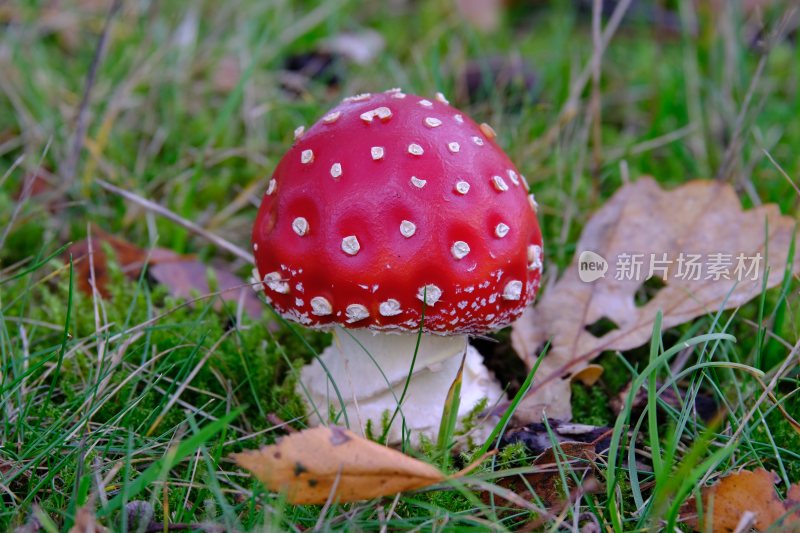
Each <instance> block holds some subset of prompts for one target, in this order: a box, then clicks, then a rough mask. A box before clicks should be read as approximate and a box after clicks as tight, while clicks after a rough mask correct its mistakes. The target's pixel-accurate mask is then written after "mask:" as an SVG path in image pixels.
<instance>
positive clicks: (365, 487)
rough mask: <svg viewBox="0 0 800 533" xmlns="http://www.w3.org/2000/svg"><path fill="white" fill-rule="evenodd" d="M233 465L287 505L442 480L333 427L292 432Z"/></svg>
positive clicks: (237, 457)
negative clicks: (278, 494) (282, 493)
mask: <svg viewBox="0 0 800 533" xmlns="http://www.w3.org/2000/svg"><path fill="white" fill-rule="evenodd" d="M233 459H234V460H235V461H236V463H237V464H238V465H239V466H241V467H242V468H245V469H247V470H249V471H250V472H252V474H253V475H254V476H255V477H256V478H257V479H258V480H259V481H261V482H262V483H264V485H266V487H267V488H268V489H269V490H271V491H276V492H278V491H285V492H286V496H287V499H288V501H289V503H293V504H319V503H325V502H326V501H327V500H328V498H329V497H330V495H331V493H332V492H335V494H334V497H333V500H334V501H336V502H340V503H343V502H352V501H357V500H367V499H370V498H377V497H379V496H387V495H390V494H396V493H398V492H403V491H407V490H414V489H420V488H423V487H428V486H430V485H434V484H436V483H439V482H441V481H444V479H445V476H444V475H443V474H442V473H441V472H439V471H438V470H437V469H436V468H434V467H433V466H431V465H429V464H427V463H423V462H422V461H419V460H417V459H414V458H412V457H409V456H407V455H404V454H402V453H400V452H398V451H397V450H393V449H391V448H387V447H386V446H381V445H380V444H377V443H375V442H372V441H369V440H367V439H364V438H362V437H359V436H357V435H355V434H354V433H352V432H350V431H348V430H346V429H344V428H341V427H338V426H331V427H317V428H313V429H306V430H304V431H300V432H298V433H292V434H291V435H288V436H286V437H283V438H282V439H281V440H280V441H278V442H277V444H273V445H272V446H266V447H263V448H261V449H260V450H251V451H246V452H242V453H236V454H233Z"/></svg>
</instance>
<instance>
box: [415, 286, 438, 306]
mask: <svg viewBox="0 0 800 533" xmlns="http://www.w3.org/2000/svg"><path fill="white" fill-rule="evenodd" d="M441 297H442V289H440V288H439V287H437V286H436V285H433V284H428V285H424V286H422V287H420V288H419V289H418V290H417V299H419V300H420V301H421V302H425V305H430V306H431V307H433V306H434V305H435V304H436V302H438V301H439V298H441Z"/></svg>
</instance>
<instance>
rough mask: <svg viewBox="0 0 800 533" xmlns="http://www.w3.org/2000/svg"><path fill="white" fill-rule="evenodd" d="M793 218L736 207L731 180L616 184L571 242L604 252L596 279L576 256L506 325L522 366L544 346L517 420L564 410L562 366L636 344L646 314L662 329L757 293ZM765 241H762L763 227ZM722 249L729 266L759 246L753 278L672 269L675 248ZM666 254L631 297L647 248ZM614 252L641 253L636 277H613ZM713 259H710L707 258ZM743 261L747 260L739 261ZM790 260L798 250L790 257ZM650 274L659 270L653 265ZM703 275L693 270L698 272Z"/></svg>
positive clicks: (777, 263) (570, 368) (646, 329)
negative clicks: (647, 285)
mask: <svg viewBox="0 0 800 533" xmlns="http://www.w3.org/2000/svg"><path fill="white" fill-rule="evenodd" d="M795 223H796V222H795V221H794V220H793V219H792V218H790V217H786V216H781V214H780V211H779V210H778V207H777V206H775V205H765V206H761V207H758V208H755V209H751V210H748V211H743V210H742V207H741V204H740V202H739V199H738V198H737V196H736V193H735V192H734V190H733V188H732V187H731V186H730V185H728V184H726V183H722V182H719V181H692V182H689V183H687V184H686V185H683V186H681V187H679V188H677V189H675V190H673V191H664V190H662V189H661V188H660V187H659V186H658V184H657V183H656V182H655V181H654V180H653V179H652V178H648V177H645V178H641V179H640V180H639V181H637V182H634V183H631V184H629V185H626V186H625V187H623V188H622V189H620V190H619V191H618V192H617V193H616V194H615V195H614V196H613V197H612V198H611V200H609V202H608V203H607V204H606V205H605V206H604V207H602V208H601V209H600V210H599V211H598V212H597V213H595V215H594V216H592V218H591V219H590V220H589V222H588V223H587V224H586V227H585V228H584V231H583V234H582V236H581V239H580V241H579V243H578V246H577V249H578V251H579V252H582V251H587V250H588V251H593V252H595V253H597V254H599V255H601V256H602V257H604V258H606V259H607V260H608V263H609V271H608V272H607V273H606V276H605V277H604V278H600V279H597V280H596V281H593V282H590V283H584V282H582V281H581V280H580V278H579V277H578V258H577V257H576V258H574V259H573V261H572V264H571V265H570V266H569V268H568V269H567V270H566V272H564V274H563V276H562V277H561V278H560V279H559V280H558V282H557V283H556V284H555V285H554V286H553V287H552V288H549V289H548V290H547V292H546V293H545V294H544V296H543V298H542V299H541V300H540V301H539V302H538V304H537V305H536V306H535V307H533V308H530V309H528V311H526V313H525V314H524V315H523V316H522V317H521V318H520V320H518V321H517V322H516V324H515V325H514V329H513V332H512V343H513V346H514V349H515V350H516V351H517V353H518V354H519V355H520V356H521V357H522V358H523V360H524V361H525V362H526V363H527V364H528V365H529V366H532V365H533V363H534V362H535V360H536V355H537V353H538V352H539V350H540V349H541V347H542V346H543V345H544V344H545V342H546V341H547V340H548V339H549V340H551V347H550V350H549V352H548V354H547V355H546V356H545V358H544V359H543V361H542V363H541V366H540V367H539V371H538V372H537V376H536V379H535V380H534V384H533V386H532V388H531V394H529V395H528V397H527V398H525V399H524V400H523V402H522V403H521V404H520V409H518V411H517V415H519V416H518V421H520V422H522V423H526V422H529V421H538V420H540V419H541V417H542V413H543V412H544V411H545V410H546V414H547V416H549V417H553V418H560V419H569V418H570V417H571V409H570V401H569V398H570V385H569V380H568V379H566V376H567V375H568V374H576V373H579V372H580V371H581V370H582V369H583V368H585V367H586V365H587V364H588V362H589V361H590V360H591V359H593V358H594V357H596V356H598V355H599V354H600V353H601V352H603V351H605V350H630V349H633V348H636V347H638V346H641V345H642V344H645V343H646V342H647V341H648V340H649V339H650V337H651V335H652V330H653V324H654V320H655V317H656V313H657V312H658V311H659V310H661V311H662V313H663V322H662V328H670V327H673V326H676V325H678V324H682V323H684V322H688V321H690V320H692V319H694V318H696V317H698V316H701V315H704V314H707V313H715V312H716V311H718V310H719V309H720V308H725V309H730V308H734V307H738V306H740V305H742V304H744V303H746V302H747V301H749V300H751V299H752V298H754V297H755V296H757V295H758V294H760V293H761V290H762V283H763V278H762V276H763V272H764V265H765V263H766V264H769V266H770V268H771V270H770V275H769V278H768V279H767V282H766V285H767V287H774V286H776V285H778V284H779V283H780V282H781V280H782V279H783V275H784V271H785V266H786V263H787V256H788V250H789V246H790V242H791V240H792V234H793V231H794V226H795ZM767 231H768V232H769V235H768V242H769V247H768V248H769V250H768V253H767V252H766V251H765V250H766V244H767V243H766V242H765V241H766V239H765V235H767ZM681 252H683V253H687V254H688V253H691V254H701V255H702V256H703V261H704V262H705V261H706V260H707V259H711V258H710V256H709V254H716V253H720V254H732V261H733V265H732V266H731V268H729V272H730V273H731V274H732V273H733V271H734V268H733V267H735V266H736V257H737V255H738V254H744V257H745V258H747V257H751V256H754V255H755V254H757V253H760V254H761V255H762V257H763V258H764V259H765V260H762V261H761V264H760V272H759V276H758V279H757V280H755V281H752V280H750V279H747V280H744V281H741V282H739V283H738V284H737V285H736V286H734V281H727V280H719V281H714V280H703V279H701V280H700V281H693V280H687V279H681V277H679V271H678V268H677V267H678V265H677V258H678V257H679V254H680V253H681ZM662 253H667V254H668V255H667V259H672V260H673V261H674V262H673V264H672V265H670V266H668V268H667V270H666V280H665V285H666V286H665V287H664V288H662V289H661V290H659V291H658V292H657V294H656V295H655V296H654V297H653V298H652V299H651V300H650V301H648V302H647V303H646V304H644V305H642V306H637V304H636V301H635V295H636V294H637V292H638V291H639V290H640V287H641V286H642V281H643V280H644V277H645V276H646V274H647V273H648V269H649V265H650V260H649V258H650V254H657V257H656V258H657V259H660V258H661V254H662ZM622 254H645V257H644V261H643V264H642V273H643V276H642V278H641V280H639V281H637V280H628V279H622V280H617V279H615V274H614V271H613V270H614V266H615V265H616V264H617V260H618V258H620V257H623V255H622ZM711 262H712V263H713V259H711ZM748 264H749V263H748ZM792 265H793V271H794V272H797V271H798V267H799V266H800V251H797V252H796V254H795V257H794V258H793V261H792ZM657 274H658V275H659V276H660V275H661V272H660V271H658V272H657ZM706 274H707V271H706V269H705V268H704V269H703V272H702V275H701V277H705V275H706ZM602 318H607V319H610V320H611V321H613V322H614V323H615V324H616V325H617V326H618V328H617V329H614V330H612V331H610V332H608V333H606V334H604V335H602V336H600V337H596V336H594V335H592V334H591V333H590V332H589V331H587V329H586V326H587V325H590V324H594V323H595V322H597V321H598V320H600V319H602Z"/></svg>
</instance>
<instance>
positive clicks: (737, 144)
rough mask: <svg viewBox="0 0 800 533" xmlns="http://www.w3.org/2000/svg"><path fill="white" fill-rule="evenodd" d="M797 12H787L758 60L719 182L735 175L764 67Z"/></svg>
mask: <svg viewBox="0 0 800 533" xmlns="http://www.w3.org/2000/svg"><path fill="white" fill-rule="evenodd" d="M795 11H796V8H792V9H788V10H786V12H785V13H784V14H783V17H782V18H781V20H780V22H778V25H777V27H776V28H775V31H774V32H773V33H772V36H771V37H770V38H769V40H768V41H767V43H766V48H765V49H764V51H763V52H762V54H761V58H760V59H759V60H758V65H757V66H756V71H755V73H754V74H753V77H752V79H751V80H750V85H749V87H748V88H747V93H746V94H745V97H744V102H742V108H741V109H740V110H739V114H738V115H737V116H736V122H735V124H734V128H733V135H732V136H731V142H730V143H729V144H728V147H727V148H726V150H725V156H724V157H723V159H722V164H721V165H720V167H719V170H718V171H717V175H716V179H718V180H728V179H730V178H731V175H732V174H733V164H734V162H735V161H736V158H737V156H738V155H739V152H740V151H741V147H742V140H743V139H742V133H743V131H744V126H745V120H746V119H747V115H748V113H749V111H750V104H751V102H752V100H753V95H754V94H755V92H756V89H757V88H758V85H759V83H760V82H761V76H762V75H763V74H764V67H766V65H767V59H769V56H770V52H772V49H773V48H774V47H775V43H777V42H778V41H779V40H780V39H781V38H782V37H783V35H784V33H785V32H786V28H787V27H788V25H789V21H791V20H792V17H794V14H795Z"/></svg>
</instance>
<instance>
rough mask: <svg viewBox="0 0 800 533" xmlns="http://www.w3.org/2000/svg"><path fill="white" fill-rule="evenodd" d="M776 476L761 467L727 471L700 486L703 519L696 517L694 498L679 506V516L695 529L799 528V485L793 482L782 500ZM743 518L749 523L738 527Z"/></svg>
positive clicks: (717, 532)
mask: <svg viewBox="0 0 800 533" xmlns="http://www.w3.org/2000/svg"><path fill="white" fill-rule="evenodd" d="M778 480H779V478H778V476H777V475H775V474H774V473H772V472H767V471H766V470H764V469H763V468H759V469H757V470H754V471H752V472H750V471H748V470H742V471H741V472H737V473H734V474H730V475H728V476H725V477H724V478H722V479H721V480H719V481H718V482H717V483H715V484H714V485H712V486H710V487H705V488H703V490H702V498H703V512H704V513H706V516H704V519H703V520H702V521H699V520H698V516H697V515H698V513H697V508H696V507H697V502H696V501H695V500H690V501H689V502H688V503H687V504H686V505H685V506H684V508H683V509H681V516H682V518H683V519H684V521H685V522H686V523H687V524H689V525H690V526H692V527H693V528H694V529H695V530H696V531H711V532H713V533H730V532H732V531H748V530H749V529H750V527H752V528H755V529H756V530H758V531H765V530H767V529H769V528H770V527H773V526H778V527H777V529H776V531H798V530H800V507H798V506H799V505H800V485H799V484H794V485H792V486H791V487H790V488H789V491H788V495H787V498H786V500H784V501H781V499H780V497H779V496H778V493H777V492H776V490H775V484H776V482H777V481H778ZM710 512H711V513H713V518H712V520H711V523H710V524H707V523H706V519H707V518H708V516H707V514H708V513H710ZM743 520H744V521H751V522H750V527H747V528H745V529H740V523H741V522H742V521H743ZM709 526H710V527H709Z"/></svg>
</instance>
